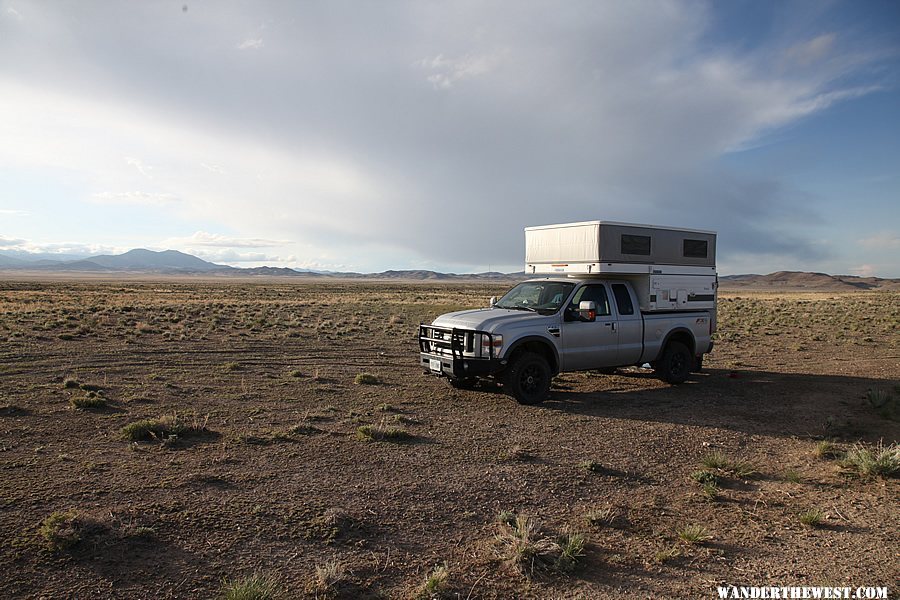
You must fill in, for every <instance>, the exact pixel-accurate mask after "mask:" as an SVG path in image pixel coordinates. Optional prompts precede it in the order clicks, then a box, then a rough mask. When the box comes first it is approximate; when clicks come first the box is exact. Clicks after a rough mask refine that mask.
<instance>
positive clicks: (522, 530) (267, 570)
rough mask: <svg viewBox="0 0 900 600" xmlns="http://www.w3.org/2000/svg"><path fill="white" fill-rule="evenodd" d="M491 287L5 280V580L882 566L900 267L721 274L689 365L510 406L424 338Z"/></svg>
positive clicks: (266, 584)
mask: <svg viewBox="0 0 900 600" xmlns="http://www.w3.org/2000/svg"><path fill="white" fill-rule="evenodd" d="M503 288H504V285H503V284H487V283H472V284H465V283H453V284H435V283H431V284H427V283H398V282H381V283H379V282H340V281H303V282H301V283H293V282H280V281H260V282H247V281H234V282H231V281H218V282H214V281H210V282H196V281H191V280H189V279H178V278H170V279H166V280H160V281H137V280H135V281H131V280H129V281H118V282H115V281H77V280H74V279H70V280H66V281H56V282H54V281H36V280H33V281H12V280H3V281H0V339H2V340H3V343H2V346H0V381H2V386H0V472H2V476H0V543H2V548H0V594H2V596H3V597H8V598H87V597H90V598H150V597H152V598H216V597H230V598H251V597H259V598H265V597H281V598H294V597H309V598H461V599H466V598H473V599H474V598H633V597H641V598H675V597H679V598H713V597H716V589H715V588H716V585H723V584H733V585H823V586H844V585H848V586H854V587H855V586H888V587H889V588H890V591H891V594H894V595H895V594H897V591H898V590H897V589H896V588H897V583H896V582H897V581H898V574H900V555H898V548H900V539H898V537H900V536H898V531H900V530H898V528H897V523H898V522H900V504H898V499H900V481H898V479H897V478H896V473H895V474H894V475H890V474H889V472H888V471H889V468H888V467H889V466H890V465H889V463H890V458H891V456H890V455H889V453H890V450H891V448H892V444H896V443H897V442H898V439H900V422H898V420H897V419H898V418H900V415H898V413H897V403H898V400H900V292H876V291H870V292H856V293H837V292H834V293H832V292H827V291H824V292H815V293H786V292H780V293H777V294H776V293H755V292H753V291H749V290H743V289H742V290H739V291H733V292H728V291H724V292H723V293H722V294H721V297H720V308H719V318H718V325H719V331H718V333H717V334H716V347H715V350H714V352H713V353H712V354H711V355H710V356H709V357H708V358H707V360H706V362H705V365H704V367H705V368H704V371H703V372H701V373H698V374H697V375H696V376H694V377H692V379H691V380H690V381H689V382H687V383H685V384H683V385H679V386H669V385H667V384H664V383H662V382H660V381H659V380H657V379H655V378H654V377H653V375H652V373H651V372H650V371H649V370H644V369H639V368H636V367H632V368H628V369H623V370H620V371H619V372H618V373H617V374H614V375H604V374H599V373H594V372H585V373H576V374H565V375H563V376H561V377H559V378H558V379H556V380H555V384H554V386H553V390H552V392H551V397H550V399H549V400H547V401H546V402H544V403H543V404H541V405H538V406H531V407H528V406H520V405H518V404H517V403H516V402H515V401H514V400H512V399H511V398H510V397H508V396H506V395H504V394H503V393H502V391H501V390H499V389H498V388H496V387H492V386H483V387H482V388H480V389H476V390H474V391H462V390H454V389H453V388H451V387H450V386H449V385H448V384H447V382H446V381H444V380H440V379H437V378H434V377H431V376H427V375H425V374H423V373H422V371H421V369H420V367H419V365H418V354H417V353H418V347H417V342H416V333H417V325H418V323H419V322H422V321H430V320H431V319H433V318H434V317H435V316H437V315H439V314H441V313H444V312H447V311H450V310H455V309H461V308H468V307H478V306H485V305H486V304H487V301H488V298H489V297H490V296H492V295H498V294H500V293H502V292H503ZM893 448H894V455H893V456H894V460H897V457H896V446H893ZM879 449H882V450H884V449H887V450H886V452H885V454H886V455H887V456H882V462H880V463H879V462H876V461H874V459H873V454H876V453H877V452H878V451H879ZM874 458H877V457H874ZM870 459H872V460H870ZM867 461H868V462H867ZM873 465H874V466H873ZM879 465H880V466H879ZM885 465H887V467H886V466H885ZM254 591H255V592H258V593H259V594H258V595H257V596H253V595H251V592H254ZM241 594H244V595H241Z"/></svg>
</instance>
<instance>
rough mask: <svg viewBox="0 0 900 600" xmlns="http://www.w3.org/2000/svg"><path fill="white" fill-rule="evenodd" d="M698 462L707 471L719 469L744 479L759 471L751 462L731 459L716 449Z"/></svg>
mask: <svg viewBox="0 0 900 600" xmlns="http://www.w3.org/2000/svg"><path fill="white" fill-rule="evenodd" d="M700 464H702V465H703V467H704V468H706V469H707V470H709V471H719V472H721V473H725V474H727V475H732V476H734V477H738V478H740V479H746V478H748V477H752V476H754V475H757V474H758V473H759V471H757V469H756V467H755V466H754V465H753V464H752V463H749V462H746V461H742V460H736V461H733V460H731V459H729V458H728V457H727V456H726V455H725V453H723V452H718V451H716V452H712V453H710V454H707V455H706V456H705V457H704V458H703V460H702V461H700ZM701 483H703V482H701Z"/></svg>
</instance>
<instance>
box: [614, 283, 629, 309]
mask: <svg viewBox="0 0 900 600" xmlns="http://www.w3.org/2000/svg"><path fill="white" fill-rule="evenodd" d="M612 290H613V296H615V297H616V307H617V308H618V309H619V314H620V315H633V314H634V304H632V303H631V294H629V293H628V288H626V287H625V285H624V284H622V283H614V284H612Z"/></svg>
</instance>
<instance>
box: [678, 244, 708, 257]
mask: <svg viewBox="0 0 900 600" xmlns="http://www.w3.org/2000/svg"><path fill="white" fill-rule="evenodd" d="M708 249H709V244H708V243H707V241H706V240H684V246H683V250H682V255H683V256H684V257H685V258H706V256H707V252H708Z"/></svg>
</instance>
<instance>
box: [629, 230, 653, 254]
mask: <svg viewBox="0 0 900 600" xmlns="http://www.w3.org/2000/svg"><path fill="white" fill-rule="evenodd" d="M622 254H641V255H644V256H650V236H649V235H627V234H624V233H623V234H622Z"/></svg>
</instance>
